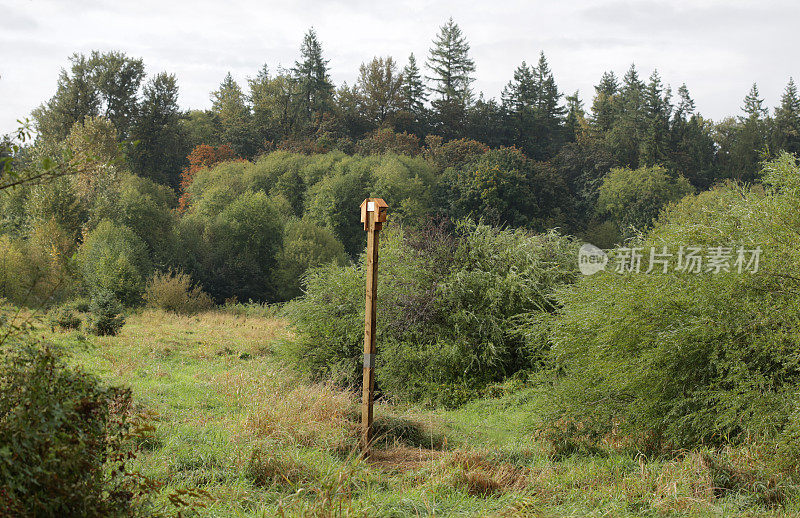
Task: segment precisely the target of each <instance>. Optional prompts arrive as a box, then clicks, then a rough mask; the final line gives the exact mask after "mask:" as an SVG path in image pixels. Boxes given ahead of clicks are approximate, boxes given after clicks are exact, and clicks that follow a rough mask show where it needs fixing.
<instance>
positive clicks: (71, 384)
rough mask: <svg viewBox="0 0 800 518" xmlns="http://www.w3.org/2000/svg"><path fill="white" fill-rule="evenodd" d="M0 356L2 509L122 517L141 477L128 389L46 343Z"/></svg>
mask: <svg viewBox="0 0 800 518" xmlns="http://www.w3.org/2000/svg"><path fill="white" fill-rule="evenodd" d="M3 349H4V350H3V354H2V360H0V444H2V447H0V514H1V515H3V516H96V517H104V516H123V515H124V516H128V515H130V514H131V511H132V505H134V504H135V500H134V490H136V489H137V488H138V483H139V479H137V478H135V477H134V476H133V475H131V474H130V472H129V471H128V469H127V468H126V464H127V463H128V462H129V459H130V458H133V456H134V451H135V450H134V447H133V444H132V441H131V439H132V437H133V429H132V424H133V421H132V420H131V419H130V417H129V416H130V409H131V395H130V392H129V391H127V390H122V389H116V388H105V387H103V386H101V385H100V384H99V383H98V380H97V379H95V378H94V377H92V376H90V375H88V374H85V373H83V372H81V371H79V370H74V369H73V368H71V367H68V366H67V365H66V364H65V363H64V361H63V360H62V359H61V355H60V354H59V353H58V352H57V351H56V350H54V349H52V348H51V347H48V346H47V345H46V344H36V343H31V342H24V343H13V344H9V343H7V344H5V346H4V347H3Z"/></svg>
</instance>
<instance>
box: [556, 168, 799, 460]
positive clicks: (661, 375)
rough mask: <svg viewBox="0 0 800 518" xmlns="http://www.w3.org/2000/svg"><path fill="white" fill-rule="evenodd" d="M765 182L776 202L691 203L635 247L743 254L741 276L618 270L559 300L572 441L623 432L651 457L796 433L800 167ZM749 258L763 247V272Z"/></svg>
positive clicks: (560, 364)
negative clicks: (745, 262)
mask: <svg viewBox="0 0 800 518" xmlns="http://www.w3.org/2000/svg"><path fill="white" fill-rule="evenodd" d="M764 178H765V180H766V181H767V182H768V184H769V187H768V188H767V190H766V191H765V190H764V189H762V188H760V187H759V188H752V189H750V188H746V187H743V186H738V185H733V184H729V185H726V186H722V187H719V188H716V189H714V190H712V191H707V192H704V193H702V194H699V195H697V196H689V197H687V198H685V199H683V200H682V201H680V202H678V203H677V204H674V205H673V206H671V207H670V208H669V209H668V210H666V212H665V213H663V214H662V215H661V217H660V218H659V220H658V221H657V222H656V224H655V227H654V228H653V230H652V231H651V232H650V233H649V234H647V235H646V236H644V237H640V238H639V239H638V240H636V241H633V242H631V243H630V244H629V245H628V246H641V247H642V248H643V249H644V250H645V254H647V253H649V249H650V247H651V246H653V247H656V249H657V250H661V247H662V246H668V247H670V249H671V250H672V251H673V252H675V253H677V250H678V247H679V246H681V245H684V246H700V247H713V246H725V247H728V246H730V247H733V249H734V259H732V260H731V265H732V268H731V271H729V272H724V271H723V272H720V273H713V272H708V271H703V272H702V273H684V272H676V271H674V269H670V271H668V272H667V273H660V270H659V271H658V272H653V273H649V274H644V273H639V274H636V273H629V274H618V273H614V272H611V271H605V272H600V273H597V274H595V275H593V276H591V277H587V278H583V279H581V281H580V282H578V283H576V284H573V285H570V286H564V287H562V288H561V289H559V291H558V293H557V300H558V303H559V304H560V305H561V306H562V308H561V309H560V311H559V313H558V315H557V317H555V318H553V319H551V322H550V323H549V325H550V328H551V330H552V334H551V335H550V336H551V340H552V349H551V361H552V364H553V366H554V369H553V372H554V373H555V374H556V377H555V381H554V388H553V391H552V393H551V398H550V399H549V400H548V401H547V405H546V406H547V412H546V414H548V417H549V422H551V423H559V425H560V427H559V430H560V433H564V432H568V433H567V435H568V436H572V438H575V437H578V436H579V437H581V438H582V439H588V440H590V441H591V440H598V439H600V438H603V437H609V436H610V435H609V434H615V435H616V436H622V437H627V438H629V439H631V441H630V442H631V444H632V445H634V446H636V447H638V448H640V449H646V450H649V451H652V450H663V449H671V448H683V447H690V446H694V445H697V444H701V443H705V444H719V443H724V442H730V441H737V440H740V439H743V438H745V437H750V438H752V437H762V438H768V437H774V436H775V435H776V434H778V433H780V432H781V430H782V429H783V428H784V427H785V426H786V425H787V423H788V422H790V419H789V416H790V415H791V414H792V413H793V412H795V411H796V406H797V402H798V399H797V395H796V394H797V389H798V382H800V364H799V363H798V354H797V351H798V343H799V342H800V306H798V304H797V297H798V288H800V273H798V272H800V250H799V249H798V246H797V242H798V241H797V236H798V232H799V231H800V215H798V212H797V210H796V207H797V203H798V199H799V196H800V188H798V186H800V169H799V168H798V165H797V162H796V160H795V158H794V157H792V156H790V155H783V156H782V157H780V158H779V159H777V160H775V161H773V162H770V163H769V164H767V165H766V167H765V170H764ZM740 246H743V247H744V248H745V249H755V248H756V247H760V248H761V250H762V252H761V255H760V265H759V270H758V272H757V273H749V272H747V271H744V272H743V273H739V271H738V268H737V267H733V262H734V260H735V257H736V252H735V250H736V249H737V248H738V247H740ZM642 271H644V269H643V270H642ZM557 435H558V433H557Z"/></svg>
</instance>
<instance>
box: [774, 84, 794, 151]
mask: <svg viewBox="0 0 800 518" xmlns="http://www.w3.org/2000/svg"><path fill="white" fill-rule="evenodd" d="M774 128H775V129H774V132H773V133H774V136H773V145H774V147H775V151H778V150H784V151H788V152H790V153H795V154H800V97H798V95H797V86H796V85H795V84H794V79H792V78H791V77H790V78H789V83H788V84H787V85H786V88H785V89H784V91H783V95H782V96H781V105H780V106H779V107H778V108H776V109H775V125H774Z"/></svg>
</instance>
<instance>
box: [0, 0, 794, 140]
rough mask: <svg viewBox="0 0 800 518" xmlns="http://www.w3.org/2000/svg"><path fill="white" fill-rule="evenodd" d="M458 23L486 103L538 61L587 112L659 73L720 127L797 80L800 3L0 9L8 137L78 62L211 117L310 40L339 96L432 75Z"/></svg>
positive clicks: (704, 0) (3, 120) (563, 0)
mask: <svg viewBox="0 0 800 518" xmlns="http://www.w3.org/2000/svg"><path fill="white" fill-rule="evenodd" d="M449 16H452V17H453V18H454V19H455V20H456V22H457V23H458V24H459V25H460V26H461V28H462V29H463V31H464V34H465V35H466V36H467V38H468V40H469V42H470V44H471V46H472V51H471V52H472V56H473V58H474V60H475V63H476V66H477V72H476V77H477V81H476V82H475V88H476V90H478V91H483V92H484V94H485V95H486V96H487V97H495V96H499V93H500V91H501V90H502V88H503V85H504V84H505V83H507V82H508V80H509V79H510V78H511V76H512V73H513V70H514V68H515V67H516V66H517V65H519V63H520V62H521V61H523V60H526V61H528V62H529V63H531V62H533V63H535V62H536V60H537V59H538V54H539V51H540V50H543V51H544V52H545V55H546V56H547V58H548V60H549V61H550V65H551V67H552V69H553V72H554V74H555V78H556V81H557V83H558V85H559V87H560V89H561V90H562V91H563V92H566V93H571V92H573V91H575V90H579V91H580V93H581V97H582V98H583V99H584V100H585V101H586V105H587V106H589V105H590V104H591V97H592V95H593V93H594V89H593V85H594V84H596V83H597V81H598V80H599V78H600V76H601V74H602V73H603V71H605V70H613V71H615V72H616V73H617V74H618V75H622V74H624V72H625V70H626V69H627V68H628V66H629V65H630V64H631V63H635V64H636V66H637V68H638V69H639V70H640V74H641V75H642V76H643V77H644V78H646V77H647V76H649V75H650V73H651V72H652V71H653V69H654V68H657V69H658V70H659V72H660V74H661V76H662V78H663V80H664V81H665V82H666V83H669V84H671V85H672V87H673V90H676V89H677V87H678V86H679V85H680V84H681V83H684V82H685V83H686V84H687V86H688V87H689V91H690V92H691V94H692V96H693V97H694V99H695V101H696V102H697V106H698V109H699V111H700V112H701V113H703V114H704V115H706V116H707V117H711V118H714V119H715V120H716V119H719V118H722V117H724V116H726V115H736V114H738V113H739V109H740V107H741V105H742V99H743V97H744V96H745V94H746V93H747V91H748V89H749V88H750V85H751V84H752V83H753V82H754V81H756V82H757V83H758V85H759V89H760V91H761V94H762V97H764V98H765V99H766V102H767V104H768V106H770V108H772V107H773V106H775V105H776V104H777V102H778V100H779V98H780V94H781V92H782V91H783V88H784V86H785V85H786V82H787V81H788V79H789V77H790V76H793V77H794V78H795V79H796V80H800V57H798V43H799V42H800V35H799V34H800V30H799V28H800V2H798V1H797V0H761V1H744V0H740V1H737V0H694V1H692V0H670V1H647V0H631V1H624V0H581V1H569V0H560V1H559V0H536V1H527V2H525V1H509V2H504V1H498V0H494V1H486V0H484V1H480V2H469V1H464V0H461V1H426V0H394V1H392V2H381V1H379V0H339V1H330V2H321V1H312V0H298V1H294V2H292V1H289V0H286V1H283V2H271V1H265V0H258V1H245V0H226V1H221V0H217V1H207V0H193V1H171V0H157V1H156V0H133V1H120V0H108V1H106V0H64V1H57V0H0V20H2V23H0V133H6V132H9V131H11V130H13V129H14V128H15V127H16V122H15V121H16V119H18V118H21V117H25V116H27V115H28V114H30V111H31V110H32V109H33V108H34V107H36V106H37V105H38V104H40V103H41V102H43V101H44V100H46V99H48V98H49V97H51V96H52V95H53V93H54V92H55V87H56V79H57V77H58V72H59V69H60V68H61V67H65V66H67V64H68V62H67V58H68V57H69V55H71V54H72V53H73V52H84V53H88V52H90V51H91V50H93V49H99V50H105V51H107V50H121V51H124V52H125V53H127V54H128V55H129V56H135V57H141V58H143V59H144V62H145V65H146V67H147V73H148V74H154V73H156V72H159V71H162V70H165V71H168V72H171V73H174V74H175V75H176V76H177V78H178V83H179V86H180V103H181V106H182V107H183V108H190V107H191V108H206V107H208V106H210V101H209V92H211V91H212V90H214V89H216V87H217V86H218V85H219V83H220V81H221V80H222V79H223V77H224V75H225V73H226V72H228V71H230V72H231V73H232V74H233V76H234V77H235V78H236V79H237V80H238V81H240V83H242V84H243V83H244V81H245V79H246V78H247V77H251V76H254V75H255V74H256V73H257V71H258V69H259V68H260V67H261V65H262V64H264V63H266V64H267V65H268V66H269V67H270V69H271V70H274V69H275V68H276V67H277V66H278V65H283V66H284V67H290V66H291V65H292V64H293V63H294V61H295V59H297V56H298V49H299V46H300V42H301V40H302V37H303V34H304V33H305V32H306V30H307V29H308V28H309V27H311V26H313V27H315V28H316V30H317V33H318V36H319V38H320V40H321V42H322V44H323V49H324V52H325V56H326V57H327V58H328V59H330V67H331V75H332V77H333V79H334V81H335V82H336V84H337V85H338V84H340V83H341V82H343V81H347V82H348V83H352V82H353V80H354V79H355V77H356V74H357V71H358V65H359V64H360V63H361V62H362V61H365V60H368V59H370V58H372V57H373V56H375V55H379V56H385V55H391V56H393V57H394V58H395V59H396V60H397V61H398V62H399V63H400V65H401V66H402V65H403V64H405V62H406V59H407V57H408V54H409V53H410V52H414V53H415V54H416V56H417V58H418V61H419V62H422V61H424V57H425V56H427V53H428V49H429V48H430V42H431V39H432V38H433V37H434V35H435V34H436V32H437V31H438V27H439V26H440V25H441V24H442V23H443V22H444V21H445V20H446V19H447V18H448V17H449Z"/></svg>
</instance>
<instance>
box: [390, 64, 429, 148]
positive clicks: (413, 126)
mask: <svg viewBox="0 0 800 518" xmlns="http://www.w3.org/2000/svg"><path fill="white" fill-rule="evenodd" d="M402 74H403V84H402V88H401V94H400V95H401V103H402V110H403V113H402V114H401V116H400V117H398V121H397V129H398V130H403V131H408V132H411V133H414V134H416V135H417V136H420V137H421V136H423V134H424V133H425V131H424V130H425V127H424V125H425V122H426V119H427V110H426V109H425V103H426V102H427V100H428V92H427V91H426V89H425V83H424V82H423V80H422V75H421V73H420V70H419V67H418V66H417V58H416V57H415V56H414V53H413V52H412V53H411V54H410V55H409V56H408V64H406V66H405V67H404V68H403V72H402Z"/></svg>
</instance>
